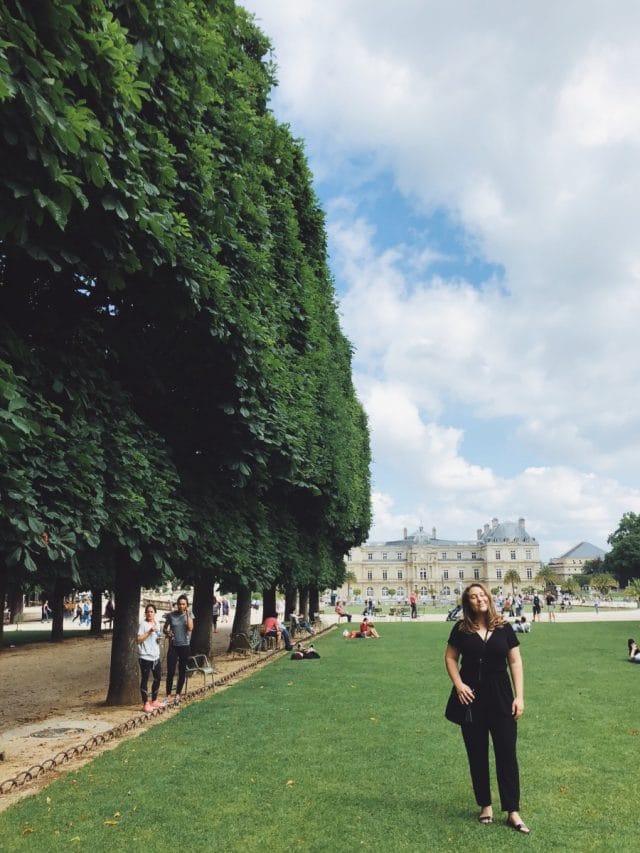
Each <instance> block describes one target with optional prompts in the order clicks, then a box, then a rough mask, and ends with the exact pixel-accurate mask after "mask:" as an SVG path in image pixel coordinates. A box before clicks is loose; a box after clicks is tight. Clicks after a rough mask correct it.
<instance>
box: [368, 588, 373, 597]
mask: <svg viewBox="0 0 640 853" xmlns="http://www.w3.org/2000/svg"><path fill="white" fill-rule="evenodd" d="M367 598H373V587H372V586H368V587H367Z"/></svg>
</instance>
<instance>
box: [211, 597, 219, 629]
mask: <svg viewBox="0 0 640 853" xmlns="http://www.w3.org/2000/svg"><path fill="white" fill-rule="evenodd" d="M219 616H220V602H219V601H218V599H217V598H216V597H215V595H214V596H213V604H212V605H211V617H212V619H213V633H214V634H217V633H218V617H219Z"/></svg>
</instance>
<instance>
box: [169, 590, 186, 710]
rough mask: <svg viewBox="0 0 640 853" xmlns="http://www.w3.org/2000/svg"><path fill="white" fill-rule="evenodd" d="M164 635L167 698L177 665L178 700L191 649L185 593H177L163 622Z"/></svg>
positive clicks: (176, 697)
mask: <svg viewBox="0 0 640 853" xmlns="http://www.w3.org/2000/svg"><path fill="white" fill-rule="evenodd" d="M163 630H164V635H165V637H168V638H169V649H168V651H167V700H169V699H170V698H171V692H172V690H173V678H174V675H175V672H176V665H177V666H178V684H177V687H176V695H175V701H176V704H178V703H179V702H180V694H181V693H182V689H183V687H184V683H185V681H186V678H187V661H188V660H189V653H190V651H191V632H192V631H193V617H192V616H191V614H190V613H189V599H188V598H187V596H186V595H179V596H178V600H177V602H176V609H175V610H172V611H171V613H169V615H168V616H167V619H166V621H165V623H164V629H163Z"/></svg>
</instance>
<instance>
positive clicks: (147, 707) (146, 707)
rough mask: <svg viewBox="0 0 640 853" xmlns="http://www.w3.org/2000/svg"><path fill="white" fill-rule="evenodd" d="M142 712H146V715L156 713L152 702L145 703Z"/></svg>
mask: <svg viewBox="0 0 640 853" xmlns="http://www.w3.org/2000/svg"><path fill="white" fill-rule="evenodd" d="M142 710H143V711H144V713H145V714H151V713H152V711H154V710H155V709H154V707H153V705H152V704H151V702H145V703H144V705H143V707H142Z"/></svg>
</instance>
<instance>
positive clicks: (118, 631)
mask: <svg viewBox="0 0 640 853" xmlns="http://www.w3.org/2000/svg"><path fill="white" fill-rule="evenodd" d="M119 557H120V559H118V560H117V568H116V576H115V584H114V593H115V600H116V615H115V619H114V620H113V639H112V640H111V668H110V670H109V692H108V693H107V699H106V704H107V705H137V704H138V703H139V702H140V693H139V689H138V687H139V685H138V644H137V642H136V637H137V636H138V626H139V624H140V584H139V582H138V578H137V573H136V571H135V566H133V565H132V564H131V561H130V560H129V558H128V556H125V555H124V554H120V555H119Z"/></svg>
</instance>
